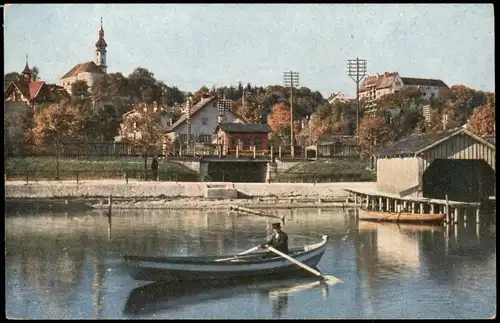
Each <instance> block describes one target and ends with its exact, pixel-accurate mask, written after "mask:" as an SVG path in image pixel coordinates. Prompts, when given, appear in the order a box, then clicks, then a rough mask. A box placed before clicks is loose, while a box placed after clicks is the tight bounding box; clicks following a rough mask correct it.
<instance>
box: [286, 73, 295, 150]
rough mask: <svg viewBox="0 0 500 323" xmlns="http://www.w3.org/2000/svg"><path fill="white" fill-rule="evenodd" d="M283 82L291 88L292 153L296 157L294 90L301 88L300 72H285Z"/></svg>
mask: <svg viewBox="0 0 500 323" xmlns="http://www.w3.org/2000/svg"><path fill="white" fill-rule="evenodd" d="M283 82H284V83H285V86H289V87H290V153H291V155H292V157H295V142H294V140H293V88H294V87H297V86H299V72H293V71H290V72H284V73H283Z"/></svg>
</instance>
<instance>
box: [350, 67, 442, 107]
mask: <svg viewBox="0 0 500 323" xmlns="http://www.w3.org/2000/svg"><path fill="white" fill-rule="evenodd" d="M407 88H418V89H420V90H421V91H422V94H423V97H424V99H430V98H433V97H435V98H439V97H441V95H442V90H443V89H448V86H447V85H446V84H445V83H444V82H443V81H441V80H436V79H425V78H414V77H401V76H400V75H399V73H398V72H391V73H388V72H386V73H384V74H377V75H371V76H368V77H366V78H365V79H364V80H363V83H362V84H361V85H360V88H359V98H360V99H366V100H368V101H374V100H377V99H378V98H380V97H382V96H383V95H386V94H390V93H394V92H396V91H398V90H401V89H407Z"/></svg>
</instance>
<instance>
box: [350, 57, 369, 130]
mask: <svg viewBox="0 0 500 323" xmlns="http://www.w3.org/2000/svg"><path fill="white" fill-rule="evenodd" d="M347 71H348V74H349V76H350V77H351V78H352V80H353V81H354V82H355V83H356V132H357V131H358V129H359V128H358V127H359V82H361V80H362V79H363V78H364V77H365V76H366V59H360V58H357V57H356V59H348V60H347Z"/></svg>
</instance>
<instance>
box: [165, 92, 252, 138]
mask: <svg viewBox="0 0 500 323" xmlns="http://www.w3.org/2000/svg"><path fill="white" fill-rule="evenodd" d="M188 115H189V117H188ZM219 123H248V122H247V121H246V120H245V119H243V118H242V117H241V116H239V115H237V114H236V113H235V112H234V111H232V110H231V109H228V110H227V111H225V112H224V113H222V114H220V113H219V109H218V107H217V97H216V96H210V97H205V98H203V99H202V100H201V101H200V102H198V103H197V104H195V105H194V106H193V107H191V109H190V111H189V113H184V114H183V115H182V116H181V117H180V118H179V119H178V120H177V121H176V122H175V123H174V124H172V126H170V127H168V128H167V132H168V136H169V137H170V139H171V140H172V141H175V140H176V139H177V140H178V141H180V142H183V143H184V142H186V141H187V140H186V139H187V138H188V137H187V136H188V135H190V138H192V140H194V141H195V142H198V143H203V144H213V143H216V141H217V138H216V136H214V130H215V127H216V126H217V124H219Z"/></svg>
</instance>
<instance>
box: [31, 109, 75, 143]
mask: <svg viewBox="0 0 500 323" xmlns="http://www.w3.org/2000/svg"><path fill="white" fill-rule="evenodd" d="M29 137H30V140H31V141H32V143H33V144H34V145H35V147H41V150H44V149H47V148H49V147H54V146H58V145H59V143H60V142H64V141H76V140H79V139H81V124H80V120H79V118H78V116H77V112H76V110H75V109H74V108H73V107H72V106H71V103H70V101H69V100H66V101H63V102H59V103H55V104H52V105H50V106H48V107H47V108H45V109H43V110H41V111H40V113H39V114H38V115H37V116H36V118H35V126H34V128H33V129H31V131H30V134H29Z"/></svg>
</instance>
